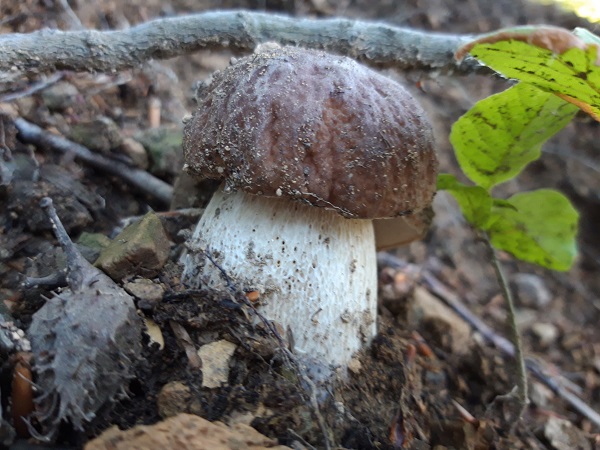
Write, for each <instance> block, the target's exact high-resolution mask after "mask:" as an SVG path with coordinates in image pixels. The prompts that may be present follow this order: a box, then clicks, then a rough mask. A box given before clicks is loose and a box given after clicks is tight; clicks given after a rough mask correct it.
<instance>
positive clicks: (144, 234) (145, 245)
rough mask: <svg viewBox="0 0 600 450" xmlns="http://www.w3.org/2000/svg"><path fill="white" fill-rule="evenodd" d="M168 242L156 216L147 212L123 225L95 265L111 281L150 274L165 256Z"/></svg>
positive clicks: (158, 268) (154, 271)
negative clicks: (125, 225) (137, 219)
mask: <svg viewBox="0 0 600 450" xmlns="http://www.w3.org/2000/svg"><path fill="white" fill-rule="evenodd" d="M169 250H170V243H169V238H168V237H167V234H166V233H165V230H164V228H163V226H162V224H161V221H160V219H159V218H158V216H157V215H156V214H155V213H153V212H149V213H148V214H146V215H145V216H144V217H143V218H142V220H140V221H139V222H137V223H133V224H131V225H129V226H128V227H127V228H125V229H124V230H123V231H122V232H121V233H119V235H118V236H117V237H116V238H115V239H113V241H112V243H111V244H110V245H109V246H108V247H107V248H106V249H104V250H103V251H102V253H101V254H100V257H99V258H98V260H97V261H96V264H95V266H96V267H99V268H101V269H102V270H103V271H104V272H106V273H107V274H108V275H109V276H110V277H111V278H112V279H113V280H121V279H123V278H124V277H126V276H131V275H136V274H137V275H143V276H147V277H151V276H154V275H156V274H157V273H158V271H159V270H160V269H161V268H162V267H163V266H164V264H165V262H166V261H167V259H168V258H169Z"/></svg>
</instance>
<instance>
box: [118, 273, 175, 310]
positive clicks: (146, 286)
mask: <svg viewBox="0 0 600 450" xmlns="http://www.w3.org/2000/svg"><path fill="white" fill-rule="evenodd" d="M123 288H124V289H125V290H126V291H127V292H129V293H130V294H131V295H133V296H134V297H136V298H138V299H139V300H143V301H144V302H146V303H149V304H150V305H156V304H157V303H160V301H161V300H162V298H163V295H164V294H165V287H164V286H163V285H162V284H158V283H154V282H153V281H152V280H149V279H147V278H136V279H135V280H133V281H128V282H127V283H125V284H123Z"/></svg>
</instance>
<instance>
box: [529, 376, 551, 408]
mask: <svg viewBox="0 0 600 450" xmlns="http://www.w3.org/2000/svg"><path fill="white" fill-rule="evenodd" d="M553 397H554V393H553V392H552V391H551V390H550V389H549V388H548V387H546V386H545V385H543V384H542V383H540V382H538V381H535V380H533V381H532V382H531V390H530V391H529V398H530V399H531V403H533V404H534V405H535V406H537V407H538V408H546V407H547V406H548V405H549V404H550V400H551V399H552V398H553Z"/></svg>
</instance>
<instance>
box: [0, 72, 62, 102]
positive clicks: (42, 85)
mask: <svg viewBox="0 0 600 450" xmlns="http://www.w3.org/2000/svg"><path fill="white" fill-rule="evenodd" d="M64 76H65V74H64V72H56V73H54V74H52V75H50V76H49V77H44V78H43V79H41V80H40V81H38V82H36V83H33V84H32V85H31V86H29V87H28V88H27V89H24V90H22V91H18V92H11V93H10V94H6V95H3V96H1V97H0V103H5V102H12V101H13V100H16V99H18V98H22V97H27V96H29V95H32V94H35V93H36V92H39V91H41V90H42V89H46V88H47V87H48V86H51V85H53V84H54V83H56V82H57V81H60V80H61V79H62V78H63V77H64Z"/></svg>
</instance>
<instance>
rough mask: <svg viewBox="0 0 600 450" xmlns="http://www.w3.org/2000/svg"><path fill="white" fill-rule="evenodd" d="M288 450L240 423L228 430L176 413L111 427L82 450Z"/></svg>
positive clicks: (288, 449)
mask: <svg viewBox="0 0 600 450" xmlns="http://www.w3.org/2000/svg"><path fill="white" fill-rule="evenodd" d="M131 449H144V450H164V449H179V450H242V449H244V450H266V449H271V450H291V448H290V447H286V446H283V445H277V441H276V440H275V439H271V438H268V437H266V436H264V435H262V434H260V433H259V432H258V431H256V430H255V429H254V428H252V427H249V426H248V425H244V424H235V425H232V426H231V427H229V426H227V425H225V424H223V423H221V422H213V423H211V422H209V421H208V420H205V419H203V418H201V417H198V416H192V415H191V414H179V415H177V416H175V417H171V418H169V419H167V420H165V421H163V422H159V423H157V424H154V425H151V426H148V425H138V426H136V427H134V428H131V429H130V430H126V431H121V430H119V428H118V427H117V426H113V427H111V428H109V429H108V430H106V431H105V432H104V433H102V434H101V435H100V436H98V437H97V438H96V439H94V440H93V441H90V442H88V443H87V445H86V446H85V450H131Z"/></svg>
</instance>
